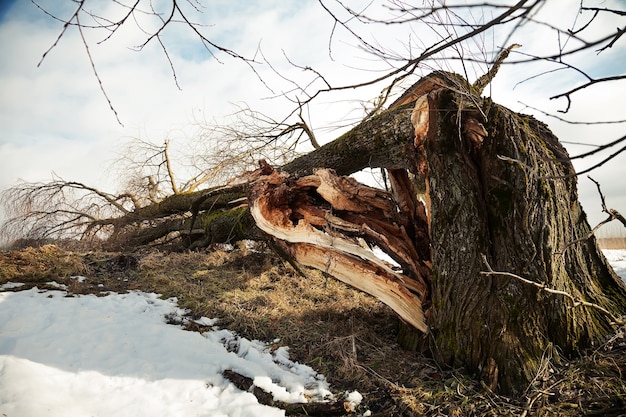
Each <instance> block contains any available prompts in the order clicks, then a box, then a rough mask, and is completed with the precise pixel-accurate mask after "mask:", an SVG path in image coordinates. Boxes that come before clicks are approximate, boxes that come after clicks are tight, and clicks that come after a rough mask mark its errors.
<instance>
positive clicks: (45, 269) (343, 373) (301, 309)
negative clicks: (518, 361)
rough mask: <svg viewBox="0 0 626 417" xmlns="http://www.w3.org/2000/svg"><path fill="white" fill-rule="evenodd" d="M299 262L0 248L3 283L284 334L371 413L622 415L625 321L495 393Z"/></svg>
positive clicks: (261, 334) (391, 317) (259, 255)
mask: <svg viewBox="0 0 626 417" xmlns="http://www.w3.org/2000/svg"><path fill="white" fill-rule="evenodd" d="M305 273H306V276H304V277H303V276H300V275H298V274H297V273H296V272H295V271H294V270H293V269H292V268H291V267H290V266H288V265H287V264H286V263H285V262H283V261H282V260H280V259H279V258H277V257H276V256H275V255H274V254H273V253H272V252H270V251H268V250H267V249H265V248H259V250H258V251H253V250H249V249H248V248H247V247H246V246H245V245H244V244H241V245H239V246H238V247H237V248H236V249H235V250H231V251H226V250H223V249H219V248H214V249H213V250H210V251H206V252H194V253H162V252H156V251H153V252H148V253H138V254H119V253H82V254H81V253H75V252H66V251H63V250H61V249H59V248H57V247H56V246H43V247H41V248H38V249H32V248H28V249H24V250H22V251H3V252H0V284H2V283H5V282H9V281H13V282H23V283H25V284H26V285H25V286H24V287H20V288H16V289H15V290H21V289H25V288H30V287H33V286H38V287H40V288H53V287H52V286H51V285H50V284H48V282H50V281H56V282H58V283H63V284H66V285H67V286H68V292H69V293H75V294H82V293H95V294H106V292H107V291H116V292H124V291H128V290H135V289H136V290H142V291H148V292H156V293H160V294H162V295H163V296H164V297H166V298H167V297H172V296H175V297H177V298H178V303H179V306H180V307H182V308H186V309H189V311H190V315H192V316H193V317H200V316H205V317H210V318H214V317H218V318H219V322H218V325H219V326H220V327H223V328H228V329H230V330H233V331H235V332H237V333H238V334H240V335H241V336H244V337H247V338H250V339H259V340H264V341H274V342H273V343H274V345H275V346H282V345H287V346H289V347H290V354H291V357H292V359H294V360H297V361H299V362H301V363H305V364H308V365H310V366H312V367H313V368H314V369H315V370H317V371H318V372H321V373H323V374H324V375H325V376H326V377H327V379H328V380H329V382H330V383H331V386H332V387H333V388H334V389H335V390H336V391H338V392H342V391H344V390H355V389H356V390H358V391H359V392H361V393H362V394H363V395H364V404H363V405H364V407H366V408H369V409H370V410H371V411H372V413H373V415H374V416H493V415H496V416H522V415H532V416H552V415H556V416H579V415H584V414H588V413H596V414H595V415H612V416H617V415H625V414H621V413H624V409H625V407H626V386H625V383H624V375H623V373H624V371H625V369H626V368H625V366H626V337H625V336H624V334H623V333H616V334H615V335H613V337H612V339H609V340H608V342H607V344H606V345H605V346H603V347H601V348H599V349H597V350H596V351H594V352H590V353H589V355H588V356H587V357H585V358H582V359H578V360H575V361H572V362H569V363H562V364H558V365H557V364H553V363H551V362H550V361H549V360H548V359H546V361H545V369H546V372H544V373H543V374H542V375H540V378H538V379H537V381H536V383H535V384H534V385H533V386H532V387H529V390H528V392H527V393H526V394H525V395H523V396H521V397H520V398H508V397H502V396H498V395H496V394H494V393H492V392H491V391H489V390H488V389H487V388H486V387H484V386H483V385H481V384H480V383H479V382H477V380H476V379H474V378H473V377H472V376H471V375H465V374H464V373H463V372H462V370H450V369H441V368H440V367H439V366H438V365H437V364H436V363H435V362H434V361H432V360H431V359H428V358H425V357H423V356H421V355H418V354H415V353H411V352H408V351H403V350H402V349H400V348H399V346H398V345H397V343H396V337H397V333H398V319H397V317H396V316H395V314H394V313H393V312H392V311H391V310H390V309H389V308H387V307H386V306H385V305H383V304H382V303H380V302H379V301H377V300H375V299H373V298H372V297H369V296H367V295H365V294H363V293H361V292H358V291H355V290H353V289H351V288H349V287H347V286H346V285H344V284H342V283H341V282H338V281H336V280H334V279H332V278H328V277H326V276H324V275H323V274H321V273H320V272H318V271H312V270H305ZM75 275H82V276H86V277H87V278H88V279H87V280H85V281H84V282H82V283H80V282H78V281H77V280H76V279H73V278H71V277H72V276H75ZM194 326H195V325H193V324H192V325H189V330H199V331H204V330H205V329H200V328H198V327H199V326H198V327H196V328H194ZM598 413H599V414H598Z"/></svg>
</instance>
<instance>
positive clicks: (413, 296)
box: [248, 165, 430, 332]
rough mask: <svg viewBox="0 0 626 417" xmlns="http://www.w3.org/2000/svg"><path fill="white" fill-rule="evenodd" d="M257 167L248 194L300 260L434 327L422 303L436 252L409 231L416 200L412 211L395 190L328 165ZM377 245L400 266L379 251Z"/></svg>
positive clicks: (418, 324) (257, 215)
mask: <svg viewBox="0 0 626 417" xmlns="http://www.w3.org/2000/svg"><path fill="white" fill-rule="evenodd" d="M256 172H257V176H258V178H257V179H256V180H255V181H254V182H253V183H252V184H251V189H250V192H249V197H248V199H249V206H250V213H251V214H252V216H253V217H254V220H255V221H256V224H257V226H258V227H259V228H260V229H261V230H263V231H265V232H266V233H268V234H270V235H272V236H274V237H275V238H276V239H277V244H279V245H280V246H281V247H282V248H283V249H284V250H285V252H286V253H287V254H288V255H289V256H291V257H293V259H295V260H296V261H298V262H299V263H301V264H303V265H306V266H310V267H313V268H317V269H320V270H322V271H324V272H326V273H328V274H330V275H332V276H334V277H335V278H337V279H339V280H341V281H343V282H345V283H346V284H348V285H351V286H353V287H355V288H357V289H359V290H361V291H364V292H366V293H368V294H370V295H372V296H374V297H376V298H377V299H379V300H381V301H382V302H384V303H385V304H387V305H388V306H389V307H391V308H392V309H393V310H394V311H395V312H396V313H397V314H398V315H399V316H400V317H401V318H402V319H403V320H405V321H406V322H408V323H409V324H411V325H412V326H414V327H415V328H417V329H419V330H421V331H423V332H426V331H427V326H426V323H425V318H424V310H423V307H424V302H425V301H426V300H427V299H428V282H429V281H428V279H429V271H430V264H429V259H424V260H423V261H422V260H420V256H419V255H418V251H417V250H416V247H415V243H414V238H415V234H414V233H412V234H411V235H410V234H409V233H407V229H409V230H413V229H414V225H413V224H408V223H407V219H409V221H410V219H414V218H415V214H414V213H415V212H416V209H415V208H414V207H412V209H411V211H412V212H413V214H412V215H410V216H405V215H404V214H403V213H402V208H400V207H398V204H397V202H396V200H395V199H394V198H393V196H392V195H391V194H390V193H388V192H386V191H384V190H379V189H376V188H372V187H368V186H366V185H363V184H360V183H358V182H357V181H355V180H354V179H352V178H349V177H339V176H337V175H335V173H334V172H333V171H332V170H329V169H317V170H316V171H315V173H314V175H310V176H306V177H301V178H297V179H296V178H290V177H289V176H288V175H287V174H285V173H280V172H277V171H274V170H271V171H269V170H268V169H267V165H263V168H262V169H260V170H257V171H256ZM413 195H414V194H413ZM406 204H407V202H406V201H404V202H403V205H404V206H406ZM403 219H404V220H403ZM374 247H378V248H380V249H382V250H383V251H384V252H386V253H387V254H389V255H390V256H391V257H392V258H393V259H394V260H395V261H396V262H397V263H398V264H399V265H400V266H401V267H400V268H397V267H394V266H393V265H391V264H389V263H387V262H386V261H384V260H382V259H380V258H379V257H377V256H376V255H375V254H374V252H373V251H372V248H374Z"/></svg>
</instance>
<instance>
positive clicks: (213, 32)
mask: <svg viewBox="0 0 626 417" xmlns="http://www.w3.org/2000/svg"><path fill="white" fill-rule="evenodd" d="M164 3H167V2H166V1H154V2H153V4H154V5H155V7H156V8H157V9H158V10H159V11H164V10H165V9H162V8H161V9H159V7H162V5H163V4H164ZM180 3H181V4H183V5H184V6H183V7H189V4H195V2H180ZM204 3H206V4H204V6H203V7H201V8H200V9H199V11H200V12H199V13H198V12H196V13H193V11H191V10H189V13H190V16H193V18H194V19H196V20H195V21H197V22H201V23H202V24H203V25H205V26H203V27H202V29H201V30H202V31H203V33H205V34H206V35H207V36H208V37H209V38H210V40H211V41H213V42H215V43H217V44H219V45H222V46H225V47H227V48H229V49H231V50H233V51H235V52H237V53H238V54H240V55H242V56H245V57H249V58H251V59H254V60H255V63H253V64H251V65H248V64H246V63H244V62H242V61H241V60H238V59H234V58H232V57H230V56H229V55H227V54H224V53H220V52H217V51H215V50H212V51H211V52H209V51H207V50H206V49H204V48H202V46H201V45H200V44H199V42H198V40H197V38H195V37H194V34H193V33H192V32H191V31H189V29H185V27H184V25H181V24H177V23H174V24H173V25H172V26H169V27H168V28H167V29H166V30H165V32H164V33H163V37H162V39H163V42H164V44H165V46H166V49H167V52H168V55H167V56H166V55H165V54H164V53H163V51H162V49H161V48H160V46H159V44H158V43H157V42H155V41H152V42H151V43H149V44H148V45H146V46H145V47H144V48H143V49H142V50H141V51H137V50H136V49H137V48H135V47H136V46H137V45H140V44H141V43H142V42H144V41H145V39H146V37H145V33H142V32H141V31H139V30H137V26H136V25H131V26H128V27H122V28H121V29H120V30H119V31H118V32H116V33H115V34H113V35H112V36H111V37H110V38H108V39H106V41H104V42H102V41H103V40H104V39H105V38H106V37H107V35H108V33H107V32H103V31H98V30H85V31H84V35H85V37H86V39H87V40H88V42H89V45H90V49H89V52H90V54H91V56H92V58H93V61H94V63H95V65H96V68H97V71H98V73H99V76H100V80H101V81H102V87H103V88H104V90H105V92H106V94H107V96H108V98H109V99H110V102H111V105H112V106H113V108H114V109H115V111H116V112H117V116H116V114H115V113H114V112H113V111H112V110H111V109H110V106H109V103H108V102H107V98H106V97H105V96H104V95H103V93H102V91H101V89H100V85H99V82H98V80H97V79H96V78H95V76H94V73H93V69H92V67H91V65H90V62H89V59H88V56H87V53H86V51H85V49H84V47H83V46H82V43H81V39H80V34H79V33H78V31H77V30H76V28H75V27H69V28H68V30H67V31H66V32H65V34H64V36H63V37H62V38H61V39H60V41H59V42H58V44H56V46H55V47H54V48H52V49H51V50H50V51H49V53H48V54H46V57H45V59H43V61H42V62H41V63H40V61H41V59H42V56H43V54H44V53H45V52H46V51H48V50H49V48H50V47H51V46H52V45H53V44H54V43H55V41H56V40H57V37H58V36H59V34H60V33H61V31H62V28H63V25H62V22H59V21H57V20H55V19H53V18H51V17H50V16H49V15H46V14H45V13H44V12H42V10H41V9H40V8H38V7H36V6H35V4H34V3H33V2H29V1H6V0H3V1H2V2H0V56H2V57H3V58H2V61H3V64H2V66H0V92H1V93H0V124H1V125H2V130H1V132H0V190H2V189H6V188H8V187H11V186H13V185H15V184H16V183H17V182H18V181H19V180H24V181H29V182H37V181H44V182H45V181H49V180H51V179H52V178H53V177H55V176H58V177H61V178H63V179H66V180H74V181H79V182H83V183H86V184H88V185H94V186H96V187H98V188H101V189H104V190H106V191H111V192H115V191H118V189H119V187H120V182H119V180H118V179H119V172H120V171H119V169H117V168H115V166H114V165H113V164H114V162H115V161H116V160H119V159H120V157H121V156H124V152H125V149H126V146H127V144H128V143H130V142H131V141H132V140H133V138H139V139H141V140H145V141H150V142H153V143H155V144H161V143H163V141H164V140H166V139H167V140H168V141H169V142H170V148H171V149H172V154H173V155H178V154H180V155H182V154H184V153H185V151H186V150H189V149H195V145H194V141H196V142H197V140H198V138H199V137H201V133H202V127H201V126H202V124H203V123H204V124H206V122H215V123H226V122H227V121H228V120H229V118H228V116H229V115H230V114H232V113H233V112H234V111H235V110H236V106H237V105H242V104H243V103H246V105H248V106H250V107H251V108H253V109H256V110H261V111H263V112H265V113H268V114H271V115H273V116H274V117H276V118H280V117H281V116H282V115H284V114H285V112H286V111H287V110H288V109H290V108H291V107H292V106H293V101H291V102H290V101H289V100H288V99H286V98H285V96H282V95H281V94H286V96H287V97H288V98H289V99H291V100H296V99H298V98H299V97H296V94H295V93H293V92H292V89H293V87H294V82H297V83H300V84H306V83H308V82H311V75H312V73H311V72H310V71H305V70H303V68H305V67H312V68H315V70H317V71H319V72H321V73H324V74H325V75H326V77H327V79H328V80H329V82H332V83H333V84H334V85H346V84H350V83H354V82H358V81H363V80H367V79H370V78H372V76H377V75H379V74H381V73H382V71H385V70H388V69H389V68H390V66H392V65H394V62H390V61H388V62H383V61H381V60H376V59H374V58H373V57H372V56H371V55H368V54H366V53H365V52H364V51H363V49H362V48H360V47H358V46H356V43H355V41H354V39H353V38H351V37H350V36H348V34H347V33H346V32H345V31H342V30H340V29H335V31H334V32H333V22H332V20H331V19H330V18H329V16H328V14H326V13H325V11H324V10H323V8H322V7H321V6H320V4H319V3H318V2H316V1H312V0H308V1H299V0H285V1H278V0H254V1H252V0H251V1H245V2H244V1H241V2H233V1H229V0H215V1H213V0H212V1H209V2H204ZM366 3H369V2H365V1H355V2H354V3H351V4H354V5H355V7H357V5H358V4H366ZM574 3H576V4H577V3H578V2H572V1H571V0H552V1H550V2H548V4H547V5H546V6H545V7H544V8H543V9H541V11H540V14H539V15H538V18H540V19H541V20H543V21H544V22H548V23H552V24H559V25H561V26H562V27H572V25H574V26H575V25H578V26H575V27H580V25H581V24H582V23H581V22H584V21H585V18H584V16H582V15H578V14H577V13H576V12H577V8H576V7H572V5H573V4H574ZM37 4H39V5H40V6H41V8H43V9H45V10H48V11H49V12H51V13H53V14H56V15H58V16H59V17H61V18H63V19H67V18H69V17H70V16H71V15H72V13H73V10H74V9H73V8H74V7H75V5H76V3H75V2H73V1H64V2H61V1H58V0H41V1H38V2H37ZM85 4H86V6H85V9H86V10H89V11H93V12H94V13H96V14H98V15H101V16H107V17H109V18H110V19H112V20H113V19H114V18H119V17H120V16H121V13H122V12H123V11H124V10H123V9H121V8H120V6H119V5H117V3H115V2H104V1H97V2H94V1H89V0H87V2H86V3H85ZM146 4H147V3H145V2H144V3H142V5H143V6H142V7H146V6H145V5H146ZM327 4H330V3H329V2H327ZM589 4H590V5H596V4H597V5H601V6H602V7H618V8H619V7H622V6H623V3H620V2H619V1H612V2H611V1H607V2H605V1H591V2H589ZM620 5H622V6H620ZM97 7H100V9H97ZM372 13H374V14H376V15H384V14H385V13H386V12H385V11H384V9H373V11H372ZM135 17H136V20H134V21H133V22H136V23H138V24H139V25H141V27H142V28H144V29H145V30H154V29H155V28H156V27H157V24H158V22H157V21H155V20H154V19H152V20H151V19H149V18H148V17H146V16H145V15H141V14H138V15H137V16H135ZM489 17H490V16H484V15H480V14H479V13H476V14H475V15H474V16H472V18H474V19H476V20H477V21H480V20H481V19H483V20H484V19H487V18H489ZM129 21H130V20H129ZM82 23H83V24H85V23H87V24H88V25H89V24H92V23H93V21H90V20H88V19H87V17H83V20H82ZM622 25H623V22H622V21H621V20H619V17H615V16H608V17H606V19H605V20H602V21H599V22H597V24H594V25H592V26H591V27H590V28H589V31H590V39H592V38H594V35H600V34H604V33H606V28H607V27H610V28H613V27H621V26H622ZM389 26H390V27H388V28H384V30H383V29H382V28H381V27H380V26H376V27H374V26H370V25H366V24H363V25H360V26H355V27H358V28H359V30H362V32H360V33H362V34H363V36H364V38H365V39H367V40H368V41H370V42H371V43H372V44H374V45H377V44H380V45H384V46H385V47H387V48H389V49H391V50H395V51H398V53H399V54H404V55H406V54H415V53H416V52H415V51H414V50H417V51H419V48H420V45H422V44H429V43H430V42H432V41H433V40H435V39H437V37H442V36H443V37H445V36H446V34H445V33H441V31H440V30H439V29H438V28H437V27H433V28H430V29H428V28H423V27H415V28H407V27H406V26H393V25H389ZM544 29H545V28H544ZM438 31H439V32H438ZM331 33H332V34H333V38H332V41H329V36H330V34H331ZM499 35H500V33H499V29H495V30H493V31H490V32H487V33H486V34H485V36H483V37H481V38H479V39H477V40H476V44H475V45H477V47H478V48H479V49H480V48H481V47H482V49H484V50H485V51H486V53H487V54H488V55H489V56H493V55H495V52H493V51H496V52H497V48H498V47H499V46H501V45H499V44H497V41H498V39H500V38H498V36H499ZM493 36H495V37H496V38H497V39H496V40H493V39H492V37H493ZM510 42H511V43H512V42H516V43H520V44H522V45H523V47H522V48H520V49H519V50H516V52H514V53H513V54H512V55H511V57H510V59H520V58H522V57H523V56H522V55H520V53H527V54H534V53H539V52H541V51H545V50H546V48H554V47H555V46H556V47H558V45H559V42H561V44H563V43H564V42H565V40H563V39H558V38H557V37H556V36H554V35H553V34H551V33H550V32H545V31H543V30H542V27H536V26H535V27H522V28H521V29H520V31H519V32H518V34H517V35H516V36H514V37H513V38H511V39H510ZM624 45H625V43H624V42H622V43H619V42H618V43H617V44H616V45H615V46H614V47H613V48H611V49H610V50H607V51H604V52H602V53H601V54H597V53H595V52H594V51H591V55H589V56H586V57H582V58H580V59H577V60H572V61H571V62H568V64H572V65H578V66H580V67H581V68H583V69H584V70H585V71H587V72H588V73H589V74H592V75H593V76H595V77H597V76H606V75H610V74H623V73H624V71H626V60H625V59H623V57H624V52H625V47H624ZM168 57H169V60H171V62H172V66H173V67H174V72H175V75H174V74H173V71H172V68H171V66H170V63H169V60H168ZM262 61H267V62H265V63H263V62H262ZM39 63H40V65H38V64H39ZM268 63H269V64H268ZM291 63H295V64H297V66H294V65H292V64H291ZM466 65H467V68H468V72H469V73H470V74H474V73H477V74H482V72H484V68H483V67H481V66H476V65H473V64H471V63H469V62H468V63H467V64H466ZM555 68H561V69H562V67H559V65H555V64H552V65H547V66H546V65H543V66H542V65H539V64H537V65H527V66H517V65H516V66H513V65H508V66H507V65H505V66H503V68H502V69H501V70H500V73H499V75H498V77H497V78H496V80H495V81H494V82H493V83H492V85H491V86H490V87H488V88H487V90H486V91H485V94H488V95H491V97H492V98H493V99H494V100H495V101H496V102H498V103H500V104H504V105H506V106H508V107H509V108H511V109H512V110H515V111H522V112H525V113H529V114H534V115H535V116H537V117H538V118H539V119H540V120H543V121H545V122H546V123H548V125H549V126H550V128H551V129H553V131H554V132H555V133H556V134H557V136H558V137H559V138H560V139H561V140H562V141H564V142H566V146H567V148H568V150H569V151H570V154H571V155H576V154H579V153H581V152H585V151H588V150H590V149H593V148H590V147H589V146H588V144H596V145H597V144H602V143H606V142H610V141H612V140H614V139H617V138H619V137H621V136H622V135H623V134H624V133H623V131H624V129H623V128H624V124H612V125H607V126H590V125H570V124H564V123H560V122H558V120H556V119H555V118H551V117H548V116H545V115H543V114H541V113H540V112H538V111H535V110H533V109H532V108H531V107H535V108H538V109H542V110H544V111H547V112H552V113H553V114H557V115H559V116H561V117H565V118H568V119H570V120H575V121H597V120H620V119H623V118H624V117H623V116H624V115H623V108H624V107H625V104H626V103H624V100H625V98H624V94H623V91H624V87H623V83H619V82H612V83H605V84H600V85H596V86H593V88H590V89H586V90H583V91H581V92H578V93H576V94H575V95H573V96H572V99H573V103H572V107H571V110H570V111H569V112H568V113H567V114H559V113H556V112H557V111H558V110H559V109H561V110H562V109H563V108H564V107H565V100H564V99H560V100H550V99H549V97H550V96H552V95H554V94H557V93H559V92H563V91H566V90H567V89H569V88H572V87H574V86H577V85H579V84H580V83H582V82H584V81H585V79H584V78H583V77H582V76H581V75H580V74H578V73H576V72H575V71H571V70H560V71H558V72H554V73H548V74H545V75H543V76H541V77H537V78H534V75H537V74H539V73H541V72H543V71H548V70H554V69H555ZM432 69H446V70H455V71H463V68H462V67H461V66H460V64H459V62H454V61H448V62H445V63H441V62H439V63H437V62H428V63H425V64H424V65H423V67H422V68H421V69H420V70H419V73H420V74H426V73H428V72H429V71H431V70H432ZM414 81H416V78H413V79H412V80H411V83H412V82H414ZM315 85H318V86H320V85H321V84H320V82H319V81H317V84H314V85H313V86H315ZM409 85H410V84H409ZM382 87H383V86H382V85H376V86H371V87H368V88H363V89H358V90H347V91H344V92H341V93H337V94H332V95H331V94H327V95H321V96H319V97H317V98H316V101H315V102H314V103H313V104H312V105H311V106H310V107H309V109H308V110H309V111H308V113H307V114H306V115H305V116H306V117H307V120H308V122H310V124H311V126H312V128H313V129H314V130H315V131H316V134H317V136H318V139H321V142H322V143H324V142H328V141H330V140H332V139H333V138H335V137H337V136H338V134H339V133H341V131H342V130H341V129H334V127H335V126H337V125H345V124H348V123H355V122H357V121H358V120H359V119H360V118H361V117H362V116H363V114H364V111H363V109H362V106H361V102H362V101H366V100H371V99H373V98H375V97H376V96H378V94H379V93H380V90H381V88H382ZM396 93H398V92H396ZM118 118H119V120H118ZM205 142H206V138H205ZM573 143H584V144H587V145H574V144H573ZM204 146H206V147H208V148H209V149H210V148H211V144H210V143H204ZM620 146H623V144H622V145H620ZM604 155H605V156H606V155H607V154H604ZM625 158H626V155H622V156H620V157H618V158H616V159H614V160H613V161H611V162H609V163H607V164H606V165H605V166H604V167H603V168H601V169H599V170H596V171H594V172H592V175H593V177H594V178H595V179H597V180H598V181H600V183H601V184H602V189H603V192H604V194H605V195H606V197H607V205H608V206H609V207H610V208H611V207H612V208H615V209H617V210H618V211H620V212H621V213H626V192H625V188H624V186H623V183H624V181H623V180H622V179H623V178H625V177H626V164H625V163H624V161H625ZM181 161H182V158H181ZM592 163H593V160H591V159H589V160H587V159H585V160H582V161H576V167H577V168H579V169H582V168H584V167H586V166H589V165H590V164H592ZM177 169H179V170H180V172H183V173H184V172H185V169H186V167H185V166H184V165H183V164H182V162H181V163H179V165H178V166H177ZM183 176H184V175H183ZM579 189H580V198H581V201H582V203H583V206H584V208H585V210H586V212H587V214H588V217H589V219H590V223H592V226H593V225H594V224H595V223H597V222H599V221H600V220H602V219H604V218H605V217H606V216H605V215H604V214H602V213H601V206H600V200H599V196H598V193H597V190H596V188H595V185H594V184H593V183H592V182H591V181H590V180H588V179H587V178H586V177H581V178H580V179H579ZM0 217H2V212H0ZM618 230H620V229H618Z"/></svg>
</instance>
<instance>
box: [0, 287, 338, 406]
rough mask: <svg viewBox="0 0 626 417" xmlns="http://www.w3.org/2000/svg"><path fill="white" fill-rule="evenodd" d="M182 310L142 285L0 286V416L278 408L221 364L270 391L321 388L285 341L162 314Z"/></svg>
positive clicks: (293, 393)
mask: <svg viewBox="0 0 626 417" xmlns="http://www.w3.org/2000/svg"><path fill="white" fill-rule="evenodd" d="M183 314H184V311H181V310H180V309H179V308H177V306H176V303H175V300H161V299H159V298H158V296H157V295H156V294H146V293H141V292H132V293H128V294H109V295H107V296H106V297H96V296H93V295H84V296H75V297H67V294H66V292H64V291H45V292H41V291H40V290H38V289H37V288H33V289H30V290H26V291H20V292H3V293H0V416H7V417H41V416H46V417H54V416H64V417H71V416H81V417H82V416H100V417H103V416H129V417H140V416H177V417H180V416H183V417H187V416H282V415H284V411H282V410H279V409H278V408H272V407H269V406H265V405H261V404H259V403H258V401H257V399H256V397H255V396H254V395H253V394H251V393H249V392H244V391H241V390H238V389H237V388H236V387H235V386H234V385H233V384H232V383H230V382H229V381H228V380H227V379H225V378H224V377H223V376H222V372H223V371H224V370H227V369H230V370H233V371H235V372H237V373H239V374H241V375H243V376H247V377H250V378H252V379H253V380H254V382H255V385H257V386H259V387H261V388H263V389H264V390H266V391H268V392H271V393H272V394H273V396H274V398H275V399H276V400H279V401H284V402H306V401H307V398H313V399H316V400H322V399H323V398H328V397H329V396H330V391H329V386H328V383H327V382H326V380H325V379H324V377H323V376H321V375H319V374H317V373H316V372H315V371H314V370H313V369H311V368H310V367H308V366H305V365H301V364H298V363H295V362H292V361H291V360H290V359H289V355H288V350H287V348H285V347H282V348H279V349H277V350H275V351H273V352H270V350H269V348H268V346H267V345H266V344H264V343H261V342H259V341H250V340H247V339H244V338H238V337H236V336H235V335H233V334H232V333H231V332H228V331H226V330H219V329H212V330H209V328H208V329H207V330H209V331H207V332H206V333H204V334H200V333H196V332H190V331H184V330H182V329H181V327H180V326H173V325H170V324H167V323H166V316H167V318H168V319H169V320H172V318H176V317H179V318H180V317H182V315H183ZM199 324H205V325H213V324H214V321H212V320H208V319H206V318H203V319H202V320H201V321H200V322H199Z"/></svg>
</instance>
